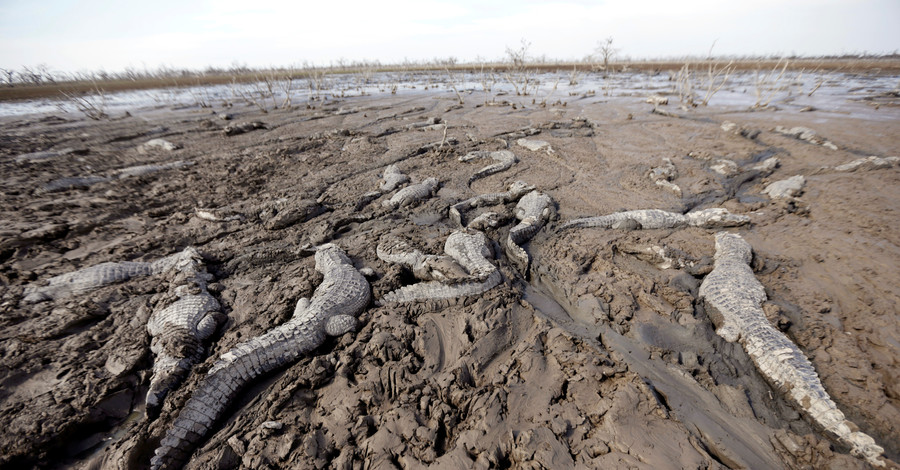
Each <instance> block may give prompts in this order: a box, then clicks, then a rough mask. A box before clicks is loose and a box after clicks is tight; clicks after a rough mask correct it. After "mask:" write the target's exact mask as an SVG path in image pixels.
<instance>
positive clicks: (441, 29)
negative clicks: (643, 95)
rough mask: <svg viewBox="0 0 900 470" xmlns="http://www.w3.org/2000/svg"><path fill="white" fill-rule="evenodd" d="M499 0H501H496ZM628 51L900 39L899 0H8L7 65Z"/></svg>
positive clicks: (785, 47) (853, 46)
mask: <svg viewBox="0 0 900 470" xmlns="http://www.w3.org/2000/svg"><path fill="white" fill-rule="evenodd" d="M485 4H490V6H485ZM606 37H612V38H614V46H616V47H617V48H619V49H620V55H621V56H628V57H632V58H666V57H672V58H677V57H683V56H685V55H693V56H705V55H706V53H707V51H708V50H709V48H710V46H711V45H712V44H713V42H714V41H716V43H715V49H714V50H713V53H714V54H719V55H723V54H729V55H730V54H738V55H748V54H754V55H759V54H764V55H771V54H794V53H796V54H802V55H821V54H844V53H857V52H870V53H887V52H894V51H897V50H900V0H747V1H740V2H738V1H723V0H615V1H613V0H608V1H587V0H571V1H567V2H545V1H528V0H515V1H498V2H486V1H483V0H481V1H468V0H446V1H430V0H382V1H379V0H368V1H341V0H331V1H318V2H309V1H305V0H296V1H265V0H199V1H192V0H153V1H149V0H148V1H130V0H129V1H123V0H24V1H20V0H0V67H2V68H14V69H18V68H20V67H21V66H34V65H38V64H46V65H47V66H49V67H50V69H52V70H61V71H77V70H99V69H105V70H110V71H112V70H122V69H124V68H125V67H135V68H138V69H144V68H149V69H155V68H157V67H158V66H160V65H167V66H170V67H177V68H183V67H184V68H193V69H201V68H204V67H206V66H209V65H212V66H217V67H228V66H230V65H232V64H234V63H237V64H242V65H247V66H251V67H263V66H272V65H274V66H287V65H299V64H302V63H303V62H304V61H309V62H311V63H316V64H319V65H327V64H329V63H330V62H336V61H337V60H338V59H341V58H343V59H345V60H348V61H353V60H362V59H366V60H379V61H381V62H382V63H391V62H400V61H403V60H404V59H405V58H408V59H410V60H423V59H433V58H435V57H440V58H446V57H450V56H453V57H456V58H457V59H459V60H462V61H465V60H474V59H476V58H479V57H480V58H485V59H498V58H501V57H503V56H504V51H505V49H506V47H507V46H518V45H519V43H520V41H521V40H522V39H526V40H527V41H529V42H530V43H531V48H530V53H531V55H532V56H536V57H537V56H542V55H546V56H547V57H552V58H559V59H581V58H583V57H585V56H586V55H587V54H590V53H591V52H593V50H594V48H595V47H596V45H597V43H598V41H600V40H601V39H603V38H606Z"/></svg>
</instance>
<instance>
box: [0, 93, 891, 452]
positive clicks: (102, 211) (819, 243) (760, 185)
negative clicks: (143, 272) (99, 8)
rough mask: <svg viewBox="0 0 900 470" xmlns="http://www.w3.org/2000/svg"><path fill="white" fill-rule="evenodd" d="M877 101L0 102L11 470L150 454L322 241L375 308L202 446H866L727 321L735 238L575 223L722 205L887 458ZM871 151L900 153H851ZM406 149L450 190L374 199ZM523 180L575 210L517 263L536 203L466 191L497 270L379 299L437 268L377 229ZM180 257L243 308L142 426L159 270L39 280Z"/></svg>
mask: <svg viewBox="0 0 900 470" xmlns="http://www.w3.org/2000/svg"><path fill="white" fill-rule="evenodd" d="M879 93H880V91H877V92H876V91H873V92H872V93H871V97H870V98H871V99H868V100H866V99H865V97H862V98H861V97H860V96H858V94H857V95H852V96H851V94H850V93H848V94H846V96H839V95H831V96H829V98H828V99H829V100H831V104H832V108H830V109H828V110H813V111H811V112H807V111H808V110H803V111H802V112H801V110H800V109H798V108H799V107H785V108H783V109H768V110H756V111H747V109H746V107H740V108H739V107H735V106H731V107H726V106H719V107H716V106H710V107H700V108H695V109H679V108H678V107H677V106H675V104H674V103H672V104H670V105H667V106H662V105H660V107H659V110H661V111H662V112H661V113H653V112H651V111H652V110H653V109H654V105H652V104H648V103H646V102H645V101H644V99H645V98H646V95H644V96H638V95H637V94H635V95H633V96H618V97H601V96H599V95H595V94H583V95H579V96H566V97H564V96H560V97H559V98H558V99H557V98H554V99H552V100H551V101H553V102H554V103H555V104H551V103H547V104H546V106H539V105H536V104H532V100H531V99H530V98H528V99H526V98H520V97H514V96H504V97H498V99H497V100H496V101H495V103H494V105H487V106H486V105H484V99H483V98H482V97H479V95H478V93H473V94H468V95H465V96H464V99H465V104H463V105H459V104H458V102H457V97H456V94H455V93H452V92H446V91H436V90H433V91H422V90H413V91H407V92H404V93H400V94H399V95H396V96H394V95H376V96H362V97H355V98H349V99H345V100H343V101H341V102H326V103H318V104H317V106H316V107H315V108H314V109H306V108H297V109H292V110H275V111H270V112H269V113H266V114H261V113H258V112H255V111H254V110H253V109H252V108H249V107H241V108H240V109H237V108H232V109H228V110H217V111H216V112H210V111H209V110H201V109H182V110H177V111H172V110H167V109H155V110H145V111H143V112H132V115H131V116H127V117H118V116H113V118H112V119H110V120H104V121H99V122H94V121H89V120H85V119H82V118H80V117H79V116H76V115H74V114H65V115H62V114H46V115H29V116H25V117H5V118H2V122H0V126H2V127H0V171H2V175H0V185H2V188H3V194H2V200H0V201H2V203H0V286H2V299H0V429H2V431H0V466H3V467H10V468H12V467H14V466H18V467H20V468H22V467H24V466H33V467H36V468H60V467H82V468H98V467H99V468H144V467H146V466H148V465H149V462H150V458H151V456H152V455H153V451H154V449H155V448H156V447H157V446H158V444H159V441H160V439H161V438H162V437H163V436H164V435H165V432H166V430H167V429H169V427H170V426H171V425H172V423H173V421H174V420H175V418H176V416H177V415H178V412H179V410H180V409H181V408H182V407H183V406H184V404H185V402H186V401H187V400H188V398H189V397H190V396H191V393H192V392H193V391H194V390H196V389H197V387H198V385H199V384H200V381H201V379H202V378H203V376H204V375H205V374H206V372H207V371H208V370H209V369H210V368H211V367H212V365H213V363H214V362H215V361H216V359H217V358H218V357H219V356H220V355H222V354H224V353H226V352H227V351H228V350H229V349H231V348H232V347H233V346H235V345H236V344H238V343H240V342H242V341H246V340H247V339H249V338H252V337H254V336H258V335H260V334H262V333H264V332H266V331H268V330H270V329H272V328H273V327H275V326H277V325H280V324H282V323H284V322H285V321H287V320H288V319H289V318H290V316H291V313H292V312H293V308H294V304H295V303H296V302H297V299H298V298H300V297H309V296H310V295H311V294H312V293H313V291H314V290H315V289H316V287H317V286H318V285H319V283H320V282H321V280H322V276H321V275H320V274H319V273H317V272H316V271H315V269H314V260H313V257H312V252H311V251H310V248H312V247H314V246H317V245H321V244H324V243H327V242H332V243H335V244H337V245H338V246H340V247H341V248H342V249H343V250H345V251H346V252H347V254H348V256H349V257H350V258H351V260H352V261H353V263H354V265H355V266H356V267H357V268H364V267H365V268H370V269H371V270H373V271H374V275H373V276H370V278H369V280H370V282H371V288H372V294H373V298H374V299H375V302H373V303H372V304H370V305H369V306H368V307H367V308H366V309H365V310H364V311H363V313H362V314H361V315H360V325H359V328H358V330H357V331H356V332H353V333H348V334H345V335H343V336H340V337H330V338H329V339H328V340H326V342H325V343H324V344H323V345H322V346H321V347H319V348H318V349H316V350H315V351H314V353H313V354H311V355H309V356H307V357H304V358H303V359H301V360H299V361H297V362H296V363H293V364H290V365H287V366H285V367H283V368H281V369H279V370H278V371H276V372H274V373H270V374H268V375H266V376H264V377H262V378H261V379H260V380H257V381H256V382H254V384H253V385H252V386H251V387H250V388H248V389H246V390H244V392H243V393H241V394H240V395H239V396H238V399H237V400H236V401H235V402H234V403H233V404H232V406H231V407H230V408H229V409H228V411H227V412H226V415H225V417H224V418H223V419H221V420H219V422H218V423H217V425H216V426H215V428H214V429H213V430H212V431H211V432H210V433H208V435H207V436H206V437H205V438H204V439H203V441H202V442H201V443H200V445H199V447H198V448H197V449H196V450H195V451H194V453H193V455H192V457H191V460H190V462H189V464H188V466H187V468H233V467H236V466H243V467H247V468H341V469H351V468H352V469H357V468H404V469H415V468H425V467H431V468H548V469H550V468H552V469H562V468H576V467H577V468H624V467H629V468H632V467H633V468H778V467H784V468H835V469H837V468H842V469H844V468H866V467H867V465H868V464H867V463H866V462H865V461H864V460H860V459H858V458H855V457H853V456H851V455H850V454H849V452H848V449H847V448H845V447H842V446H841V445H840V444H839V443H837V442H835V441H833V440H831V439H830V438H829V437H828V436H826V435H824V434H823V433H822V432H821V430H820V429H817V428H816V427H815V426H813V425H811V421H810V420H809V419H808V417H807V416H805V415H804V414H802V413H800V412H799V408H798V407H797V406H795V404H794V403H791V402H790V401H789V400H788V399H787V398H786V396H785V395H784V394H783V393H781V392H780V391H778V390H777V389H775V388H773V387H772V386H771V385H769V384H768V383H766V381H765V380H764V378H763V377H762V376H761V375H760V374H759V373H758V372H757V369H756V368H755V366H754V364H753V363H752V361H751V360H750V358H749V356H748V355H747V354H746V353H745V352H744V350H743V349H742V348H741V346H740V345H739V344H738V343H728V342H726V341H725V340H724V339H722V338H721V337H719V336H717V335H716V333H715V328H714V326H713V325H712V323H711V321H710V319H709V316H708V315H707V313H706V311H705V310H704V308H703V304H702V302H700V301H699V300H698V286H699V284H700V282H701V281H702V279H703V277H704V276H705V275H706V274H707V273H708V272H709V271H710V269H711V268H712V257H713V255H714V253H715V240H714V234H715V232H716V231H717V229H707V228H702V227H693V226H689V227H680V228H672V229H649V230H648V229H644V230H641V229H640V228H641V227H635V226H622V227H614V228H608V229H607V228H578V229H569V230H565V231H558V229H559V227H560V226H561V225H562V224H563V223H565V222H566V221H569V220H572V219H576V218H581V217H591V216H598V215H605V214H611V213H614V212H617V211H621V210H635V209H662V210H666V211H672V212H677V213H685V212H689V211H695V210H700V209H707V208H714V207H722V208H725V209H727V210H729V211H730V213H732V214H737V215H743V216H747V217H749V219H750V223H749V224H747V225H744V226H740V227H734V228H727V229H725V230H728V231H732V232H735V233H739V234H741V235H742V236H743V237H744V239H746V240H747V241H748V242H749V243H750V244H751V245H752V246H753V249H754V251H755V256H754V260H753V262H752V268H753V270H754V272H755V274H756V276H757V278H758V279H759V280H760V282H761V283H762V284H763V286H764V287H765V289H766V294H767V296H768V301H767V302H766V303H765V305H764V308H765V311H766V314H767V316H768V318H769V320H770V321H771V322H772V324H773V325H776V326H777V327H778V328H779V329H780V330H782V331H783V332H784V333H785V334H786V335H787V336H788V337H789V338H790V339H791V340H793V341H794V342H795V343H796V344H797V345H798V346H799V347H800V349H801V350H802V351H803V352H805V354H806V355H807V356H808V357H809V359H810V360H811V361H812V363H813V365H814V367H815V369H816V371H817V372H818V374H819V376H820V378H821V380H822V382H823V384H824V386H825V388H826V390H827V391H828V393H829V394H830V396H831V397H832V399H833V400H834V401H835V402H836V403H837V405H838V407H839V408H840V409H841V410H842V411H843V412H844V414H845V415H846V416H847V419H848V420H850V421H852V422H853V423H855V425H856V426H858V428H859V430H861V431H863V432H865V433H866V434H868V435H870V436H872V437H873V438H874V439H875V441H876V442H877V443H878V445H880V446H882V447H883V448H884V449H885V453H884V457H885V460H886V462H887V464H888V466H889V467H890V466H893V467H894V468H896V464H895V463H894V462H896V461H897V460H898V459H900V321H898V311H897V305H898V304H900V231H898V230H897V227H900V189H898V188H900V162H897V161H895V160H892V159H884V158H886V157H891V156H897V155H898V151H897V149H898V148H900V132H898V129H900V128H898V123H900V107H897V106H896V104H893V103H894V102H893V101H891V98H890V97H889V95H881V94H879ZM886 96H887V98H885V97H886ZM500 98H503V99H500ZM504 100H506V102H505V104H500V105H497V103H502V102H503V101H504ZM563 101H565V103H563ZM872 102H878V103H880V105H879V106H877V107H875V106H873V105H872V104H871V103H872ZM220 113H229V114H230V115H231V116H230V117H231V119H230V120H224V119H222V117H221V116H220V115H219V114H220ZM798 127H804V128H808V129H807V130H812V131H813V133H809V132H806V130H804V129H801V130H797V129H796V128H798ZM153 139H162V140H163V141H165V142H168V143H170V144H173V145H171V146H169V145H166V144H165V143H163V142H159V141H156V143H154V144H150V145H147V143H148V142H149V141H152V140H153ZM522 139H524V140H522ZM541 142H545V143H546V144H547V145H542V143H541ZM499 150H509V151H511V152H512V153H513V154H514V155H515V157H516V159H517V162H515V163H514V164H512V165H511V166H509V167H508V168H506V169H503V170H502V171H498V172H496V173H491V174H487V175H486V176H484V177H481V178H478V179H474V180H471V178H472V176H473V175H474V174H476V172H479V170H481V169H482V168H484V167H485V166H487V165H490V164H494V163H497V162H496V161H494V160H492V159H491V158H476V159H472V160H469V161H460V160H459V157H461V156H464V155H466V154H468V153H469V152H473V151H491V152H494V151H499ZM38 152H44V153H38ZM485 155H487V154H485ZM869 156H876V157H879V158H883V159H884V160H874V159H870V160H867V161H864V162H861V163H858V164H856V166H851V167H842V165H845V164H848V163H851V162H854V161H856V160H858V159H862V158H866V157H869ZM773 158H774V159H776V160H771V159H773ZM391 164H394V165H396V168H397V169H399V170H400V171H401V172H402V173H404V174H406V175H408V176H409V177H410V179H411V183H413V184H415V183H421V182H423V181H425V180H426V179H427V178H431V177H434V178H436V179H437V180H438V181H439V187H438V188H437V190H436V193H435V194H434V196H433V197H429V198H426V199H424V200H421V201H417V202H416V203H413V204H410V205H406V206H401V207H399V208H391V207H389V206H386V205H384V204H383V202H384V201H387V200H389V199H390V198H391V197H392V195H393V194H394V192H395V191H396V190H395V191H388V192H377V191H378V189H379V181H380V179H381V177H382V174H383V172H384V170H385V169H386V167H387V166H388V165H391ZM145 165H154V166H153V167H145ZM798 176H799V177H800V178H795V177H798ZM66 178H69V179H66ZM514 181H523V182H525V183H527V184H529V185H532V186H534V187H535V188H536V189H537V190H539V191H540V192H542V193H545V194H547V195H549V196H550V197H551V198H552V200H553V201H554V203H553V208H552V209H553V210H552V211H550V214H549V216H550V218H549V220H548V221H547V224H546V225H545V226H544V227H543V228H541V229H540V230H539V231H538V232H537V234H536V235H535V236H534V238H532V239H531V240H530V241H528V242H525V243H524V247H525V249H526V251H527V252H528V254H529V255H530V265H529V267H528V268H527V271H525V270H524V269H523V267H522V265H521V264H519V263H516V262H514V261H513V260H511V258H510V257H508V255H507V254H506V253H507V252H508V251H507V250H508V249H507V248H506V239H507V236H508V233H509V231H510V228H511V227H512V226H513V225H515V224H516V223H517V220H516V219H515V217H514V212H515V211H514V208H515V206H516V202H515V201H514V200H513V201H510V202H506V203H500V204H498V205H494V206H487V207H475V208H471V209H468V210H466V211H465V213H464V214H463V220H464V222H470V221H473V220H475V219H476V218H477V216H478V215H479V214H481V213H483V212H486V211H493V212H496V213H497V215H496V216H495V218H494V219H489V218H484V219H482V220H487V221H489V222H490V221H491V220H493V221H497V223H495V224H492V223H485V224H484V229H483V230H484V233H485V234H486V235H487V237H488V238H489V239H490V240H491V244H492V245H493V252H494V255H493V257H492V259H491V262H492V263H493V264H494V265H496V266H497V267H498V268H499V272H500V273H501V274H502V282H501V283H500V284H499V285H498V286H497V287H494V288H493V289H490V290H489V291H487V292H485V293H483V294H480V295H477V296H471V297H466V298H459V299H451V300H426V301H422V302H413V303H399V304H398V303H391V302H384V301H381V299H382V298H383V296H384V295H385V294H386V293H388V292H390V291H393V290H395V289H397V288H399V287H401V286H403V285H408V284H412V283H414V282H416V281H415V279H414V278H413V275H412V274H411V273H410V272H409V271H408V270H407V269H405V268H402V267H401V266H399V265H397V264H389V263H387V262H384V261H382V260H381V259H379V258H378V257H377V256H376V246H377V245H378V244H379V241H380V240H382V239H383V237H385V236H386V235H391V236H395V237H399V238H402V239H403V240H406V241H407V242H408V243H409V244H410V246H412V247H415V248H417V249H419V250H420V251H421V252H422V253H426V254H443V247H444V242H445V240H446V239H447V237H448V236H449V235H450V234H451V232H452V231H453V230H455V229H457V226H456V224H455V223H454V222H453V221H451V219H450V218H449V216H448V208H449V207H450V206H451V205H454V204H456V203H458V202H460V201H463V200H466V199H468V198H471V197H474V196H477V195H479V194H484V193H497V192H503V191H506V190H507V188H508V187H509V185H510V184H511V183H513V182H514ZM779 182H783V183H782V184H780V185H776V186H774V187H771V186H770V185H771V184H773V183H779ZM798 186H799V187H798ZM791 188H793V190H791ZM186 247H195V248H197V250H198V251H199V252H200V253H201V254H202V256H203V258H204V262H205V267H206V269H207V271H208V272H209V273H210V274H212V276H213V277H214V278H213V279H212V280H211V281H210V284H209V292H210V293H211V294H212V295H213V297H215V299H216V300H217V301H218V302H219V303H220V304H221V313H222V314H223V318H222V322H221V324H220V326H219V328H218V329H217V330H216V332H215V333H214V334H213V336H212V338H211V341H209V342H208V343H207V345H208V346H207V348H206V352H205V353H204V357H205V359H203V360H202V361H201V362H200V363H199V364H197V365H195V366H194V368H193V370H192V372H191V373H190V374H189V375H188V376H187V377H186V379H185V380H184V381H183V383H181V385H180V386H178V387H177V388H175V389H174V390H173V391H172V392H171V393H169V395H168V396H167V397H166V398H165V400H164V403H163V406H162V408H161V411H160V412H159V413H158V416H154V414H155V413H151V414H150V415H149V417H148V415H147V413H146V412H145V397H146V394H147V389H148V386H149V379H150V374H151V371H152V367H153V361H154V356H153V354H151V352H150V336H149V335H148V333H147V322H148V319H149V316H150V314H151V312H153V311H154V310H156V309H157V308H160V307H163V306H164V305H165V303H166V302H168V301H171V299H169V298H168V297H167V296H166V290H167V288H168V283H167V281H166V280H165V279H162V278H161V277H160V276H154V275H150V276H146V277H140V278H135V279H131V280H128V281H126V282H121V283H115V284H110V285H106V286H102V287H99V288H97V289H94V290H91V291H88V292H84V293H77V294H75V295H72V296H69V297H64V298H57V299H53V300H49V301H44V302H38V303H26V302H24V301H23V297H24V296H25V289H26V286H34V285H40V284H41V283H42V282H44V281H46V280H47V279H49V278H51V277H53V276H56V275H60V274H65V273H69V272H73V271H75V270H77V269H81V268H85V267H89V266H93V265H97V264H99V263H103V262H122V261H155V260H158V259H160V258H162V257H164V256H167V255H171V254H173V253H176V252H178V251H181V250H183V249H184V248H186Z"/></svg>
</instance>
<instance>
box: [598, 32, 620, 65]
mask: <svg viewBox="0 0 900 470" xmlns="http://www.w3.org/2000/svg"><path fill="white" fill-rule="evenodd" d="M594 52H595V53H596V54H597V55H598V56H599V57H600V59H601V60H603V66H602V67H603V70H604V71H608V70H609V62H610V61H611V60H612V58H613V57H615V55H616V54H617V53H618V52H619V49H617V48H615V47H613V38H612V36H610V37H608V38H606V39H604V40H603V41H600V42H599V43H597V47H596V48H595V49H594Z"/></svg>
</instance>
